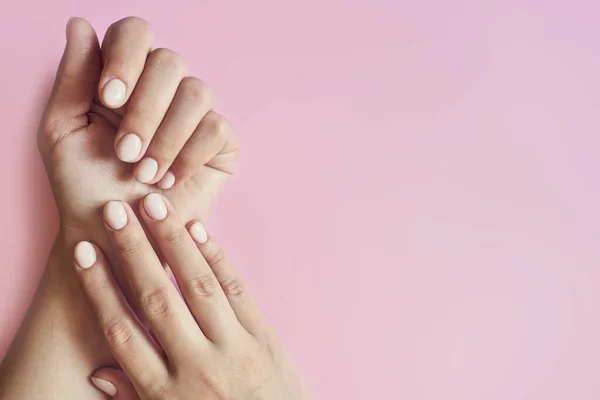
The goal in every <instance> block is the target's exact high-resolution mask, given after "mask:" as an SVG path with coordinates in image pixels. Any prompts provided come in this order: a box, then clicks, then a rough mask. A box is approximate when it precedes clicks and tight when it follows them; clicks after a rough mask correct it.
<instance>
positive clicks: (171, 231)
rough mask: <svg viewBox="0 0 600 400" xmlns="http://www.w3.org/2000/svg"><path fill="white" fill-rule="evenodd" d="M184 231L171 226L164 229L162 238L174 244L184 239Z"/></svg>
mask: <svg viewBox="0 0 600 400" xmlns="http://www.w3.org/2000/svg"><path fill="white" fill-rule="evenodd" d="M186 234H187V233H186V232H185V231H184V230H183V229H181V228H175V227H171V228H168V229H166V230H165V232H164V233H163V235H162V238H163V240H164V241H165V242H167V243H168V244H170V245H173V246H176V245H179V244H181V243H182V242H183V241H184V240H185V236H186Z"/></svg>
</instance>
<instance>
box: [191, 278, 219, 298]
mask: <svg viewBox="0 0 600 400" xmlns="http://www.w3.org/2000/svg"><path fill="white" fill-rule="evenodd" d="M218 286H219V282H217V279H216V278H215V277H214V276H213V275H210V274H206V275H198V276H195V277H193V278H190V279H189V280H188V281H187V284H186V287H187V289H188V291H189V292H190V294H193V295H197V296H202V297H209V296H212V295H214V294H215V292H216V291H217V287H218Z"/></svg>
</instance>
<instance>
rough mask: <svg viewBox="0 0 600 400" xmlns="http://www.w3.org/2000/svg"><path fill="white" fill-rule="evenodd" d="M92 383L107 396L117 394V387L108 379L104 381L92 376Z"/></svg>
mask: <svg viewBox="0 0 600 400" xmlns="http://www.w3.org/2000/svg"><path fill="white" fill-rule="evenodd" d="M92 383H93V384H94V386H96V387H97V388H98V389H100V390H101V391H103V392H104V393H106V394H107V395H109V396H116V395H117V388H116V387H115V385H113V384H112V383H110V382H109V381H105V380H104V379H100V378H96V377H95V376H92Z"/></svg>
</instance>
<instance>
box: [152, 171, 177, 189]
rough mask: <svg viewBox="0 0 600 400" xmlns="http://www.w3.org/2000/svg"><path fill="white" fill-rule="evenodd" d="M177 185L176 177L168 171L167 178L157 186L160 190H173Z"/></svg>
mask: <svg viewBox="0 0 600 400" xmlns="http://www.w3.org/2000/svg"><path fill="white" fill-rule="evenodd" d="M174 184H175V175H174V174H173V173H172V172H171V171H167V173H166V174H165V176H163V177H162V179H161V180H160V181H158V183H157V184H156V185H157V186H158V187H159V188H160V189H163V190H166V189H171V188H172V187H173V185H174Z"/></svg>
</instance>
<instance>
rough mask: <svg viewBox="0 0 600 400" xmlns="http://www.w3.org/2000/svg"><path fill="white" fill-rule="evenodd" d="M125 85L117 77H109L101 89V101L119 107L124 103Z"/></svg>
mask: <svg viewBox="0 0 600 400" xmlns="http://www.w3.org/2000/svg"><path fill="white" fill-rule="evenodd" d="M126 93H127V87H125V84H124V83H123V82H122V81H120V80H119V79H111V80H110V81H108V82H107V83H106V85H104V89H103V90H102V101H104V104H106V105H107V106H109V107H114V108H116V107H120V106H122V105H123V103H125V94H126Z"/></svg>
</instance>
